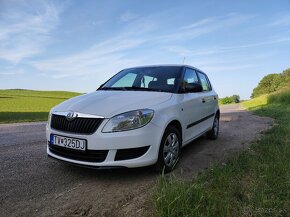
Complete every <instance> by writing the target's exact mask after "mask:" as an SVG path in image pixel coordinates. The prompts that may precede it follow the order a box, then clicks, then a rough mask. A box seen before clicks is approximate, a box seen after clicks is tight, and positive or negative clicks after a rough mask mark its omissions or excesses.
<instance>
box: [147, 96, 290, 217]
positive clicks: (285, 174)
mask: <svg viewBox="0 0 290 217" xmlns="http://www.w3.org/2000/svg"><path fill="white" fill-rule="evenodd" d="M287 96H289V92H288V91H286V92H282V93H276V95H275V94H272V95H271V96H262V97H259V98H256V99H253V100H250V101H247V102H244V103H243V105H244V107H246V108H247V109H250V110H252V111H253V112H255V113H256V114H258V115H262V116H268V117H272V118H274V119H276V123H277V124H276V125H275V126H274V127H273V128H272V129H271V130H269V131H268V132H267V133H265V135H263V137H262V138H261V140H259V141H257V142H256V143H253V144H252V145H251V146H250V148H249V149H247V150H245V151H243V152H241V153H239V154H236V155H234V156H233V157H231V158H230V159H229V160H228V162H227V163H226V164H225V165H219V164H217V165H214V166H213V167H211V168H210V169H208V170H207V171H205V172H204V173H202V174H201V175H199V176H197V177H196V178H194V180H192V181H188V182H186V181H177V180H176V179H174V178H165V177H161V178H160V180H159V183H158V185H157V187H156V190H155V191H154V193H153V195H152V200H153V203H154V205H155V215H156V216H167V217H170V216H176V217H177V216H214V217H217V216H287V215H288V216H289V213H290V210H289V207H290V124H289V123H290V106H289V103H286V102H288V101H289V100H288V98H287ZM273 99H274V100H273ZM278 99H280V100H278Z"/></svg>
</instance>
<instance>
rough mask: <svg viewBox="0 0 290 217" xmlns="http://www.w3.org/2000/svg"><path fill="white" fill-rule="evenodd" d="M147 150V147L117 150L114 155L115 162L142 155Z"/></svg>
mask: <svg viewBox="0 0 290 217" xmlns="http://www.w3.org/2000/svg"><path fill="white" fill-rule="evenodd" d="M148 149H149V146H145V147H140V148H128V149H118V150H117V153H116V155H115V161H118V160H129V159H134V158H137V157H141V156H142V155H144V154H145V153H146V152H147V151H148Z"/></svg>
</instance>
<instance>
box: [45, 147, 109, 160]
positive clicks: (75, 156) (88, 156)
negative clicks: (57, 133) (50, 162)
mask: <svg viewBox="0 0 290 217" xmlns="http://www.w3.org/2000/svg"><path fill="white" fill-rule="evenodd" d="M48 144H49V150H50V151H51V152H52V153H53V154H55V155H58V156H60V157H64V158H69V159H72V160H79V161H88V162H96V163H100V162H103V161H104V160H105V159H106V157H107V154H108V152H109V151H108V150H86V151H78V150H74V149H69V148H64V147H61V146H57V145H51V144H50V142H48Z"/></svg>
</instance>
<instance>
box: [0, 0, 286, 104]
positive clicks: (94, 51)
mask: <svg viewBox="0 0 290 217" xmlns="http://www.w3.org/2000/svg"><path fill="white" fill-rule="evenodd" d="M184 57H185V64H187V65H191V66H194V67H197V68H199V69H201V70H202V71H204V72H206V73H207V75H208V76H209V78H210V80H211V82H212V84H213V87H214V89H215V90H216V91H217V92H218V94H219V96H220V97H225V96H229V95H233V94H238V95H240V96H241V98H242V99H247V98H249V97H250V95H251V93H252V90H253V88H254V87H256V86H257V84H258V82H259V81H260V79H261V78H263V77H264V76H265V75H267V74H269V73H280V72H282V71H283V70H285V69H287V68H290V0H269V1H267V0H263V1H259V0H251V1H250V0H248V1H247V0H244V1H232V0H216V1H213V0H192V1H185V0H179V1H175V0H166V1H163V0H162V1H161V0H146V1H141V0H122V1H121V0H106V1H92V0H91V1H90V0H88V1H77V0H75V1H73V0H71V1H69V0H65V1H61V0H59V1H41V0H35V1H33V0H29V1H28V0H27V1H25V0H19V1H15V0H0V89H14V88H22V89H35V90H67V91H75V92H82V93H85V92H92V91H95V90H96V88H98V87H99V86H100V85H101V84H102V83H104V82H105V81H106V80H107V79H109V78H110V77H111V76H112V75H114V74H115V73H117V72H118V71H120V70H122V69H124V68H128V67H134V66H140V65H155V64H182V62H183V59H184Z"/></svg>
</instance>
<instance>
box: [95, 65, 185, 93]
mask: <svg viewBox="0 0 290 217" xmlns="http://www.w3.org/2000/svg"><path fill="white" fill-rule="evenodd" d="M181 69H182V68H181V67H179V66H158V67H143V68H141V67H140V68H131V69H125V70H123V71H121V72H119V73H118V74H117V75H115V76H114V77H112V78H111V79H110V80H109V81H107V82H106V83H105V84H104V85H103V86H102V87H101V88H100V89H101V90H122V91H134V90H136V91H162V92H175V90H176V88H177V85H178V84H177V83H178V82H177V81H178V80H179V78H180V74H181Z"/></svg>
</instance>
